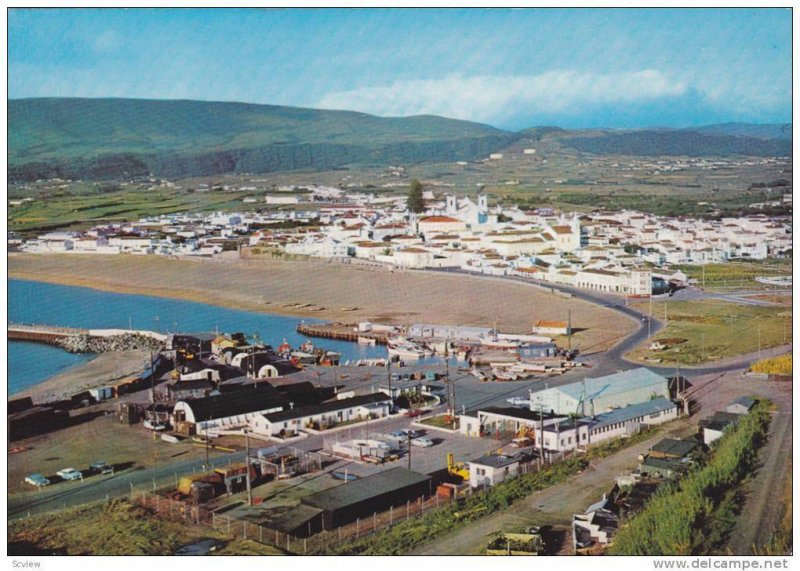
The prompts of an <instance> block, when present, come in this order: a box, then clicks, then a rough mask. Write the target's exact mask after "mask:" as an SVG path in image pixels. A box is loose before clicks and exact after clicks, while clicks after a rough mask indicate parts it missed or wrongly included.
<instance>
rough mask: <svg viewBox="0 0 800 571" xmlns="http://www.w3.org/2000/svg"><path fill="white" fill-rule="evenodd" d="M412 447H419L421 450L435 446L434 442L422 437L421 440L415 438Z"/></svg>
mask: <svg viewBox="0 0 800 571" xmlns="http://www.w3.org/2000/svg"><path fill="white" fill-rule="evenodd" d="M411 445H412V446H419V447H420V448H429V447H431V446H433V440H431V439H430V438H428V437H427V436H420V437H419V438H415V439H413V440H412V441H411Z"/></svg>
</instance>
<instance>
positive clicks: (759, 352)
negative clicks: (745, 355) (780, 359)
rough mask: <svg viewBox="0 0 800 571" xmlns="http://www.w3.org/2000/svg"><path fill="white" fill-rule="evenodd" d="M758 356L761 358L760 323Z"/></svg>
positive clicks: (759, 329)
mask: <svg viewBox="0 0 800 571" xmlns="http://www.w3.org/2000/svg"><path fill="white" fill-rule="evenodd" d="M758 358H759V360H760V359H761V325H759V326H758Z"/></svg>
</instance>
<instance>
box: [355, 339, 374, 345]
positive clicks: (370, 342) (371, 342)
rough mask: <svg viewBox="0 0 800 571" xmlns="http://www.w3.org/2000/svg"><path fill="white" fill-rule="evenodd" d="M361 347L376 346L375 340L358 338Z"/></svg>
mask: <svg viewBox="0 0 800 571" xmlns="http://www.w3.org/2000/svg"><path fill="white" fill-rule="evenodd" d="M358 344H359V345H375V339H373V338H372V337H359V338H358Z"/></svg>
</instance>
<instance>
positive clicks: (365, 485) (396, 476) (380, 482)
mask: <svg viewBox="0 0 800 571" xmlns="http://www.w3.org/2000/svg"><path fill="white" fill-rule="evenodd" d="M430 479H431V478H430V476H426V475H424V474H419V473H417V472H412V471H411V470H406V469H405V468H400V467H398V468H391V469H389V470H385V471H384V472H379V473H378V474H375V475H374V476H368V477H366V478H361V479H359V480H355V481H353V482H348V483H346V484H341V485H339V486H336V487H335V488H331V489H329V490H325V491H322V492H317V493H316V494H312V495H310V496H307V497H305V498H303V500H302V501H303V503H304V504H307V505H311V506H315V507H318V508H321V509H323V510H328V511H334V510H338V509H342V508H346V507H347V506H351V505H353V504H358V503H360V502H363V501H365V500H369V499H370V498H374V497H376V496H380V495H382V494H386V493H390V492H393V491H395V490H400V489H403V488H407V487H409V486H415V485H417V484H421V483H424V482H428V481H430Z"/></svg>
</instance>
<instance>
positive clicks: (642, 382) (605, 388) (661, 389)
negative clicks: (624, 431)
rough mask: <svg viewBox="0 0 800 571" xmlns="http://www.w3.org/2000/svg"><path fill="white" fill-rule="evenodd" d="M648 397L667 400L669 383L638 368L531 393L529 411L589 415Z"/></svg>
mask: <svg viewBox="0 0 800 571" xmlns="http://www.w3.org/2000/svg"><path fill="white" fill-rule="evenodd" d="M652 398H669V381H668V380H667V379H666V378H665V377H662V376H661V375H658V374H656V373H654V372H653V371H651V370H649V369H647V368H645V367H640V368H638V369H631V370H629V371H624V372H621V373H615V374H613V375H607V376H605V377H598V378H596V379H584V380H583V381H580V382H576V383H571V384H568V385H563V386H560V387H553V388H550V389H545V390H542V391H538V392H532V393H531V397H530V401H531V410H542V411H550V412H554V413H555V414H561V415H569V414H577V415H578V416H591V415H595V414H600V413H603V412H606V411H608V410H611V409H614V408H617V407H624V406H628V405H631V404H635V403H641V402H644V401H647V400H650V399H652Z"/></svg>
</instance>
